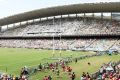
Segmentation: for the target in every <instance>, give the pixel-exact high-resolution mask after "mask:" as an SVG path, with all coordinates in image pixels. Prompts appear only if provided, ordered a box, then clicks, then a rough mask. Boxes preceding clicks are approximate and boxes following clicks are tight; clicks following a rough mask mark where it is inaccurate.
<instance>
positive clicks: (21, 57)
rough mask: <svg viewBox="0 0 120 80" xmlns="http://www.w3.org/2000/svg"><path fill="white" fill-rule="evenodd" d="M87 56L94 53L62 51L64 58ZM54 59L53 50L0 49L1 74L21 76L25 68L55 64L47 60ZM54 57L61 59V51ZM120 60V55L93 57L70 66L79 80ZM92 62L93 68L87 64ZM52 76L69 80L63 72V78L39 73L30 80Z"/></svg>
mask: <svg viewBox="0 0 120 80" xmlns="http://www.w3.org/2000/svg"><path fill="white" fill-rule="evenodd" d="M87 54H94V53H92V52H81V51H62V54H61V55H62V57H64V58H65V57H71V56H72V57H73V58H74V57H78V56H83V55H87ZM50 57H53V54H52V50H38V49H37V50H36V49H21V48H0V72H6V68H7V72H6V73H8V74H13V75H19V73H20V70H21V68H22V67H24V66H28V67H33V66H37V65H38V64H39V63H46V62H54V61H55V60H48V59H47V58H50ZM54 57H60V53H59V51H55V56H54ZM118 60H120V55H112V56H108V55H103V56H97V57H92V58H88V59H83V60H80V61H78V63H77V64H75V63H74V62H73V63H70V64H69V66H71V68H72V69H73V71H74V72H75V73H76V75H77V78H76V80H79V78H80V76H81V74H82V72H83V71H84V72H89V73H94V72H95V71H97V70H98V69H99V68H100V66H101V65H102V64H103V63H108V62H109V61H118ZM88 62H91V66H88V65H87V63H88ZM49 74H51V75H52V77H54V78H53V80H69V79H68V75H67V73H65V72H61V73H60V76H61V78H57V77H56V75H55V74H54V73H52V72H51V71H45V72H37V73H35V74H33V75H32V76H31V77H30V80H37V79H38V80H42V78H43V77H44V76H45V75H49Z"/></svg>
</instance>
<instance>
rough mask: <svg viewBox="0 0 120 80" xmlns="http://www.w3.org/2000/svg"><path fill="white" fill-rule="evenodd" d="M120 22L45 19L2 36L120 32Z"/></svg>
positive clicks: (4, 33) (6, 32) (9, 31)
mask: <svg viewBox="0 0 120 80" xmlns="http://www.w3.org/2000/svg"><path fill="white" fill-rule="evenodd" d="M119 31H120V24H119V22H115V21H114V22H111V21H108V20H102V21H101V20H95V19H94V20H92V19H88V20H87V19H86V20H84V21H83V20H78V19H72V20H71V19H70V20H69V19H63V20H61V22H60V20H59V19H57V20H55V22H54V24H53V21H52V20H51V21H43V22H40V23H37V24H31V25H30V24H29V25H25V26H22V27H18V28H15V29H11V30H7V31H5V32H3V33H1V36H53V35H82V34H118V33H120V32H119ZM55 32H56V33H55Z"/></svg>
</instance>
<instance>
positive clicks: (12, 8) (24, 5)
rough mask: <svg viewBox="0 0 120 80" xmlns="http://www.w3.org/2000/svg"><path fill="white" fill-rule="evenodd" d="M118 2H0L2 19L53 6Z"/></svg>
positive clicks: (78, 0)
mask: <svg viewBox="0 0 120 80" xmlns="http://www.w3.org/2000/svg"><path fill="white" fill-rule="evenodd" d="M116 1H117V2H120V0H104V1H103V0H0V10H1V11H0V18H3V17H6V16H10V15H14V14H18V13H22V12H27V11H31V10H34V9H40V8H46V7H52V6H59V5H69V4H78V3H93V2H116Z"/></svg>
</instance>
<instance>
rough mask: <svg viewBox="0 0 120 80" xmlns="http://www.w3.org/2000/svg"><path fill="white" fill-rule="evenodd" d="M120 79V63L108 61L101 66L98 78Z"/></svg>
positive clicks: (103, 79)
mask: <svg viewBox="0 0 120 80" xmlns="http://www.w3.org/2000/svg"><path fill="white" fill-rule="evenodd" d="M106 79H107V80H120V64H118V65H115V64H114V63H108V64H104V65H103V66H101V68H100V70H99V75H98V78H97V80H106Z"/></svg>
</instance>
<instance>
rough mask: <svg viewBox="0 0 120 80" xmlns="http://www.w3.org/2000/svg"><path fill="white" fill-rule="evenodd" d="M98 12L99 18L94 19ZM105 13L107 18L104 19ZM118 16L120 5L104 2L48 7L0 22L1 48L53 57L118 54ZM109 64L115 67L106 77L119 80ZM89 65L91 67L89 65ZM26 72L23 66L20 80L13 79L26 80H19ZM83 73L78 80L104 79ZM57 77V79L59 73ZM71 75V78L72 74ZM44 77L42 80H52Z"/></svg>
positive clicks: (119, 15) (119, 42) (119, 3)
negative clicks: (48, 52)
mask: <svg viewBox="0 0 120 80" xmlns="http://www.w3.org/2000/svg"><path fill="white" fill-rule="evenodd" d="M97 13H98V14H100V15H97V16H96V15H95V14H97ZM106 13H107V14H109V16H105V15H104V14H106ZM119 13H120V2H106V3H84V4H73V5H64V6H56V7H49V8H43V9H38V10H33V11H29V12H24V13H21V14H16V15H12V16H8V17H5V18H1V19H0V47H1V48H29V49H40V50H52V51H53V52H52V55H53V57H54V55H55V54H56V52H55V50H60V51H68V50H69V51H84V52H96V53H109V55H111V54H112V53H120V19H119V17H120V14H119ZM89 14H90V15H89ZM60 55H61V54H60ZM101 55H102V54H101ZM93 56H94V55H93ZM95 56H97V55H95ZM118 58H119V54H118ZM118 60H120V59H118ZM76 62H77V61H76ZM103 62H104V61H103ZM60 63H61V64H62V63H64V61H63V62H61V61H60ZM112 64H114V63H109V66H110V67H113V68H112V69H114V68H115V69H114V73H109V75H111V76H114V77H116V76H117V78H118V79H115V80H120V73H118V72H117V71H116V70H117V69H116V67H117V68H118V67H119V68H120V66H119V64H120V63H119V64H117V65H115V66H113V65H112ZM88 65H91V64H90V63H88ZM106 65H108V64H106ZM106 65H105V64H104V66H102V67H101V68H100V70H101V69H105V68H106V69H107V67H109V66H107V67H106ZM60 66H61V65H60ZM62 68H63V67H62ZM26 69H27V68H26V66H25V67H24V68H22V71H23V73H21V76H20V78H21V79H18V78H16V79H15V80H27V79H22V78H26V76H25V75H28V73H29V72H27V70H26ZM63 69H64V68H63ZM37 70H38V69H37ZM40 70H41V68H40ZM56 70H58V69H56ZM35 71H36V69H35ZM112 71H113V70H112ZM118 71H120V70H118ZM68 72H69V71H68ZM70 72H71V71H70ZM115 73H116V74H115ZM117 73H118V75H117ZM84 74H85V73H83V75H82V77H81V78H82V79H80V80H105V79H98V77H97V78H95V79H93V78H92V77H90V76H91V75H90V76H89V73H86V75H88V76H85V75H84ZM113 74H115V75H113ZM57 75H58V76H59V71H57ZM70 75H74V72H71V74H70ZM105 75H108V73H107V72H104V71H103V72H102V73H100V74H99V76H102V77H104V78H106V77H105ZM7 77H8V76H7ZM86 77H87V78H86ZM3 78H6V77H5V76H4V75H2V76H1V79H0V80H13V79H3ZM45 78H46V77H45ZM45 78H44V80H52V79H45ZM49 78H50V76H49ZM70 78H72V79H71V80H78V78H77V79H74V76H72V77H70ZM88 78H89V79H88ZM107 78H109V77H107ZM112 78H113V77H112ZM40 79H41V78H40ZM28 80H29V79H28ZM32 80H37V79H32ZM41 80H42V79H41ZM53 80H54V79H53ZM55 80H57V79H55ZM61 80H67V79H64V78H63V79H61ZM108 80H112V79H108Z"/></svg>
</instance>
